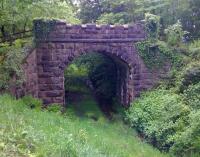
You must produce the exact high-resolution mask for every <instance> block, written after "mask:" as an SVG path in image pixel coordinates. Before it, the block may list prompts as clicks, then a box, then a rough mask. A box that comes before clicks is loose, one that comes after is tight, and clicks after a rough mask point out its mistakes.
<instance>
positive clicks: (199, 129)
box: [170, 110, 200, 157]
mask: <svg viewBox="0 0 200 157" xmlns="http://www.w3.org/2000/svg"><path fill="white" fill-rule="evenodd" d="M188 123H189V126H188V127H186V128H185V131H184V132H182V133H180V134H178V135H177V136H176V137H175V138H174V142H175V144H174V145H173V146H172V148H171V150H170V151H171V153H173V154H174V155H176V156H184V157H190V156H191V157H198V156H199V155H200V138H199V137H200V111H199V110H198V111H195V112H191V113H190V115H189V120H188Z"/></svg>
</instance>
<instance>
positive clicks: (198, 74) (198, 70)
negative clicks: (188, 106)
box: [178, 62, 200, 92]
mask: <svg viewBox="0 0 200 157" xmlns="http://www.w3.org/2000/svg"><path fill="white" fill-rule="evenodd" d="M179 79H180V81H179V85H178V86H179V91H180V92H183V91H184V90H185V89H187V88H188V86H189V85H194V84H197V83H199V82H200V64H199V62H194V63H191V64H189V65H188V66H186V68H185V69H184V70H183V71H182V72H181V75H180V76H179Z"/></svg>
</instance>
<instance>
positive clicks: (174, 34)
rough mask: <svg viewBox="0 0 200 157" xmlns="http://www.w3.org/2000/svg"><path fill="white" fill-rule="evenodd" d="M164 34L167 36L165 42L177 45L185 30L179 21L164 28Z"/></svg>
mask: <svg viewBox="0 0 200 157" xmlns="http://www.w3.org/2000/svg"><path fill="white" fill-rule="evenodd" d="M165 34H166V36H167V42H168V44H169V45H170V46H175V45H179V44H180V43H181V40H182V38H183V36H184V35H185V34H187V32H185V31H183V26H182V24H181V22H180V21H178V22H177V23H175V24H174V25H171V26H169V27H168V28H167V29H165Z"/></svg>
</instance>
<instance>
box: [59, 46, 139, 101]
mask: <svg viewBox="0 0 200 157" xmlns="http://www.w3.org/2000/svg"><path fill="white" fill-rule="evenodd" d="M94 45H95V46H94ZM89 52H97V53H101V54H104V55H106V56H108V57H109V58H111V59H112V60H114V62H115V63H116V62H117V63H118V64H121V67H120V68H122V67H123V70H124V73H126V74H125V75H124V76H123V77H122V76H118V77H119V78H121V79H120V80H119V82H118V83H119V89H118V91H117V96H118V97H119V100H120V102H121V103H122V104H124V105H129V103H130V101H131V100H133V97H134V86H133V84H134V80H133V77H131V76H133V75H134V74H133V73H132V71H133V70H131V69H132V68H133V67H132V66H131V65H133V63H134V60H130V59H128V58H127V57H126V55H124V54H127V53H128V52H127V49H125V48H121V45H119V46H118V49H114V50H112V45H106V44H105V43H103V44H91V43H90V44H84V45H83V44H76V47H75V48H74V49H73V50H72V51H71V53H69V52H68V51H67V50H63V53H62V54H63V57H61V58H62V60H60V61H59V62H60V64H59V65H58V67H60V70H61V72H60V76H61V77H63V78H64V76H63V74H64V69H65V68H66V67H68V65H69V64H70V63H71V62H72V61H73V60H74V59H76V58H79V57H80V56H82V55H84V54H87V53H89ZM69 54H70V55H69ZM136 66H137V64H136ZM120 68H119V67H118V75H122V69H120ZM128 87H129V88H128ZM63 102H65V100H64V99H63ZM57 103H58V102H57ZM59 103H61V102H59Z"/></svg>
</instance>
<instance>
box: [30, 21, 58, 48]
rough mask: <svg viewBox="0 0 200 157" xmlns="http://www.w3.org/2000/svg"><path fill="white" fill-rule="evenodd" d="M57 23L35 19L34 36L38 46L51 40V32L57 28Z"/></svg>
mask: <svg viewBox="0 0 200 157" xmlns="http://www.w3.org/2000/svg"><path fill="white" fill-rule="evenodd" d="M56 21H57V20H56V19H35V20H34V21H33V36H34V41H35V43H36V45H37V44H39V43H40V42H41V41H45V40H47V39H48V38H49V34H50V32H52V31H53V30H54V28H55V25H56Z"/></svg>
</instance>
